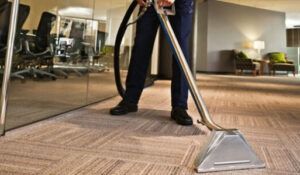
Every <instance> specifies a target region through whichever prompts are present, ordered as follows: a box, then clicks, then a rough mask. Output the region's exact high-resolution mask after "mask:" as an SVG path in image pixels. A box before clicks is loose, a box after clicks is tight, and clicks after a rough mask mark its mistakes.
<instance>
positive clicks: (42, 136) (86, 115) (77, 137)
mask: <svg viewBox="0 0 300 175" xmlns="http://www.w3.org/2000/svg"><path fill="white" fill-rule="evenodd" d="M198 84H199V86H200V87H201V92H202V94H203V97H204V99H205V100H206V102H207V106H208V108H209V110H210V112H211V114H212V116H213V118H214V119H215V121H216V122H217V123H219V124H221V125H223V126H226V127H236V128H239V129H240V130H241V131H242V132H243V133H244V135H245V137H246V139H247V140H248V141H249V143H250V144H251V146H252V147H253V148H254V150H255V151H256V153H257V154H258V155H259V157H260V158H261V159H262V160H264V161H265V162H266V166H267V168H266V169H258V170H241V171H232V172H219V173H212V174H237V175H244V174H247V175H258V174H275V175H281V174H290V175H294V174H300V79H297V78H289V77H246V76H221V75H199V76H198ZM169 85H170V83H169V82H167V81H158V82H156V83H155V86H154V87H151V88H148V89H146V90H145V92H144V94H143V99H142V101H141V104H140V111H139V112H138V113H135V114H131V115H127V116H122V117H115V116H110V115H109V114H108V108H109V107H111V106H113V105H115V104H116V103H117V102H118V101H119V100H120V98H118V97H117V98H114V99H112V100H109V101H106V102H102V103H99V104H96V105H92V106H89V107H86V108H83V109H80V110H77V111H74V112H71V113H68V114H64V115H61V116H59V117H57V118H55V119H52V120H48V121H44V122H41V123H39V124H35V125H31V126H28V127H25V128H21V129H18V130H15V131H12V132H9V133H7V135H6V136H5V137H2V138H0V174H1V175H5V174H57V175H65V174H82V175H85V174H97V175H98V174H120V175H121V174H128V175H131V174H141V175H142V174H160V175H168V174H174V175H175V174H180V175H186V174H187V175H188V174H195V171H194V169H193V168H194V167H193V162H194V159H195V157H196V155H197V153H198V152H199V150H200V149H201V146H202V145H203V143H204V142H205V141H206V139H207V138H208V135H209V134H210V132H209V131H208V130H207V129H206V128H205V127H203V126H200V125H196V124H195V125H194V126H191V127H183V126H179V125H176V124H175V123H174V121H171V120H170V119H169V110H170V105H169V104H170V98H169V96H170V90H169ZM189 112H190V114H192V115H193V116H194V118H195V119H196V118H197V115H198V114H197V112H196V110H195V107H194V105H193V102H192V100H190V110H189Z"/></svg>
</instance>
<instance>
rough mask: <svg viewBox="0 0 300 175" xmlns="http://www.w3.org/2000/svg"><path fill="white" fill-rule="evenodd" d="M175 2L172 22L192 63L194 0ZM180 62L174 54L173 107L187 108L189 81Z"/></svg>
mask: <svg viewBox="0 0 300 175" xmlns="http://www.w3.org/2000/svg"><path fill="white" fill-rule="evenodd" d="M175 2H176V4H175V5H176V10H177V14H176V16H174V17H172V18H171V24H172V26H173V29H174V32H175V35H176V37H177V39H178V42H179V44H180V46H181V49H182V51H183V53H184V55H185V57H186V59H187V62H188V63H190V54H189V36H190V33H191V32H192V22H193V0H177V1H175ZM178 64H179V63H178V62H177V60H176V58H175V57H174V56H173V65H172V66H173V69H172V70H173V76H172V88H171V93H172V107H173V108H174V107H181V108H184V109H187V108H188V106H187V99H188V83H187V81H186V79H185V76H184V74H183V72H182V71H181V69H180V67H179V65H178Z"/></svg>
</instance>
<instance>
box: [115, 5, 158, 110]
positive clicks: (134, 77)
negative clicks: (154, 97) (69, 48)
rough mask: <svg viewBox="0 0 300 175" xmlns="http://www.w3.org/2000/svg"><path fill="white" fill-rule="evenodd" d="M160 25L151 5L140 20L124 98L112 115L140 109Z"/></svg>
mask: <svg viewBox="0 0 300 175" xmlns="http://www.w3.org/2000/svg"><path fill="white" fill-rule="evenodd" d="M158 25H159V21H158V18H157V14H156V12H155V10H154V7H149V9H148V10H147V12H146V13H145V14H144V15H143V16H142V18H141V19H139V20H138V23H137V28H136V37H135V43H134V46H133V50H132V55H131V60H130V64H129V68H128V74H127V79H126V91H125V94H124V98H123V100H122V101H121V102H120V103H119V104H118V105H117V106H116V107H114V108H112V109H111V110H110V113H111V114H112V115H124V114H127V113H129V112H136V111H137V110H138V107H137V104H138V101H139V99H140V96H141V94H142V91H143V89H144V84H145V79H146V75H147V70H148V67H149V62H150V58H151V54H152V50H153V44H154V41H155V37H156V33H157V29H158Z"/></svg>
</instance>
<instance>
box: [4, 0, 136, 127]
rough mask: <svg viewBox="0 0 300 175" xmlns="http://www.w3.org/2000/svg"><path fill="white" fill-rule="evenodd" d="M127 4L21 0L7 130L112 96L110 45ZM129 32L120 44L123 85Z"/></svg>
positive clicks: (90, 0)
mask: <svg viewBox="0 0 300 175" xmlns="http://www.w3.org/2000/svg"><path fill="white" fill-rule="evenodd" d="M131 2H132V1H131V0H127V1H105V0H51V1H47V0H20V8H19V17H18V24H17V32H16V40H15V49H14V56H13V66H12V72H11V78H10V86H9V90H8V96H9V99H8V108H7V115H6V123H5V127H6V130H10V129H13V128H16V127H20V126H23V125H27V124H30V123H32V122H36V121H39V120H42V119H45V118H49V117H52V116H55V115H57V114H60V113H64V112H67V111H70V110H73V109H76V108H79V107H82V106H84V105H87V104H90V103H93V102H98V101H101V100H104V99H107V98H109V97H112V96H115V95H117V91H116V87H115V82H114V72H113V56H114V53H113V52H114V42H115V39H116V33H117V30H118V28H119V25H120V23H121V21H122V19H123V16H124V14H125V12H126V9H127V8H128V6H129V4H130V3H131ZM1 7H2V6H1ZM9 13H10V11H9ZM136 14H137V12H135V15H136ZM2 24H3V20H2V21H1V24H0V26H1V25H2ZM7 27H8V26H7ZM0 30H1V29H0ZM134 30H135V29H134V26H130V27H129V28H128V30H127V33H126V35H125V37H124V40H123V42H122V46H121V52H120V55H121V58H120V59H121V60H120V64H121V69H122V70H121V72H122V76H123V81H124V80H125V78H124V77H125V76H126V74H127V67H128V64H129V58H130V53H131V49H132V45H133V38H134V34H133V33H134ZM0 32H2V31H0ZM1 34H3V32H2V33H1ZM1 38H3V37H1ZM1 44H2V43H1ZM3 45H4V47H5V44H3ZM1 47H2V45H1ZM4 55H5V52H1V54H0V56H1V57H0V58H1V60H2V61H1V60H0V63H1V66H0V68H1V72H3V68H4Z"/></svg>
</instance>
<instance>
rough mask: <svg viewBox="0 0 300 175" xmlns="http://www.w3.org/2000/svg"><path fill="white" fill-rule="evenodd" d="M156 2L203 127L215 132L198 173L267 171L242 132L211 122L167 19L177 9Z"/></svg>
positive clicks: (198, 163)
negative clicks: (260, 169) (262, 169)
mask: <svg viewBox="0 0 300 175" xmlns="http://www.w3.org/2000/svg"><path fill="white" fill-rule="evenodd" d="M153 2H154V7H155V9H156V12H157V15H158V18H159V20H160V24H161V25H160V26H161V28H162V29H163V31H164V32H165V34H166V38H167V39H168V41H169V44H170V46H171V48H172V51H173V54H174V55H175V57H176V58H177V61H178V63H179V66H180V67H181V70H182V72H183V73H184V75H185V78H186V80H187V82H188V85H189V89H190V91H191V94H192V96H193V99H194V101H195V104H196V107H197V109H198V112H199V114H200V116H201V121H200V123H202V124H203V125H205V126H206V127H208V128H209V129H210V130H213V132H212V134H211V136H210V139H209V141H208V142H207V143H206V145H204V146H203V148H202V151H201V153H200V154H199V156H198V158H197V160H196V162H195V166H196V167H195V169H196V170H197V172H211V171H224V170H237V169H249V168H263V167H265V164H264V162H262V161H261V160H260V159H259V158H258V157H257V155H256V154H255V152H254V151H253V150H252V148H251V147H250V146H249V144H248V143H247V141H246V139H245V138H244V137H243V135H242V134H241V133H240V131H238V130H237V129H225V128H223V127H221V126H220V125H218V124H216V123H215V122H214V121H213V120H212V118H211V117H210V115H209V112H208V109H207V107H206V105H205V102H204V100H203V98H202V97H201V95H200V93H199V92H198V88H197V85H196V83H195V80H194V76H193V74H192V72H191V70H190V68H189V65H188V63H187V61H186V58H185V56H184V54H183V52H182V49H181V47H180V45H179V43H178V40H177V38H176V36H175V33H174V31H173V29H172V26H171V24H170V22H169V19H168V15H170V14H171V15H172V14H173V15H174V14H175V7H174V6H173V7H171V8H164V7H159V6H158V5H157V3H156V0H154V1H153Z"/></svg>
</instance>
